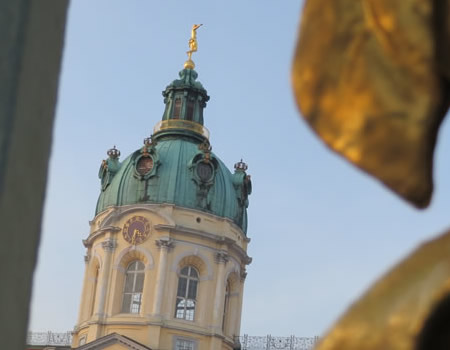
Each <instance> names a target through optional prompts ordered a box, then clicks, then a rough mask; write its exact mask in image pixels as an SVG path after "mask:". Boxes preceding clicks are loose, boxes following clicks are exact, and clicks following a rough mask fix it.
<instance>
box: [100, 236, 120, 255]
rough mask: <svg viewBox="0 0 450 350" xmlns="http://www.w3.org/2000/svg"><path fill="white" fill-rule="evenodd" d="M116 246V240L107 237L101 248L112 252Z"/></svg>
mask: <svg viewBox="0 0 450 350" xmlns="http://www.w3.org/2000/svg"><path fill="white" fill-rule="evenodd" d="M116 247H117V241H116V240H115V239H112V238H107V239H105V240H104V241H103V242H102V248H103V249H104V250H105V251H106V252H113V251H114V250H115V249H116Z"/></svg>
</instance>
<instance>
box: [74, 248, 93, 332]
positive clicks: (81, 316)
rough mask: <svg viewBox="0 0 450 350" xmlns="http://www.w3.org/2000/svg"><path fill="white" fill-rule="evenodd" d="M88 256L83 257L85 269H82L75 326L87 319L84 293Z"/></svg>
mask: <svg viewBox="0 0 450 350" xmlns="http://www.w3.org/2000/svg"><path fill="white" fill-rule="evenodd" d="M90 258H91V257H90V255H89V254H86V255H85V256H84V263H85V269H84V279H83V287H82V289H81V298H80V300H81V301H80V307H79V313H78V323H77V326H78V325H79V324H80V323H81V322H83V321H85V320H86V319H87V317H86V311H85V310H86V305H85V304H86V294H87V293H86V291H87V288H88V273H89V261H90Z"/></svg>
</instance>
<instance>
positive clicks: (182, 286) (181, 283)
mask: <svg viewBox="0 0 450 350" xmlns="http://www.w3.org/2000/svg"><path fill="white" fill-rule="evenodd" d="M186 286H187V279H186V278H184V277H180V278H179V279H178V291H177V296H178V297H185V296H186Z"/></svg>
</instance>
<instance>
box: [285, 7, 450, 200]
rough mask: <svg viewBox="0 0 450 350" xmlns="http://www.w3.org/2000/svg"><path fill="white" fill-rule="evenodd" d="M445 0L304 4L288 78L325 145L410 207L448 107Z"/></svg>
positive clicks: (423, 185)
mask: <svg viewBox="0 0 450 350" xmlns="http://www.w3.org/2000/svg"><path fill="white" fill-rule="evenodd" d="M449 2H450V1H449V0H442V1H432V0H396V1H395V0H359V1H358V0H332V1H329V0H308V1H306V4H305V8H304V10H303V18H302V21H301V27H300V35H299V41H298V44H297V49H296V54H295V59H294V65H293V72H292V79H293V86H294V92H295V95H296V99H297V103H298V106H299V108H300V110H301V113H302V115H303V116H304V118H305V119H306V120H307V122H308V123H309V125H310V126H311V127H312V128H313V129H314V130H315V131H316V132H317V134H318V135H319V136H320V137H321V138H322V139H323V141H324V142H325V143H326V144H327V145H328V146H329V147H331V148H332V149H333V150H335V151H336V152H338V153H340V154H341V155H343V156H344V157H346V158H347V159H348V160H350V161H351V162H352V163H354V164H355V165H357V166H358V167H360V168H361V169H363V170H365V171H366V172H368V173H370V174H372V175H373V176H375V177H377V178H378V179H379V180H381V181H382V182H383V183H384V184H386V185H387V186H388V187H389V188H391V189H392V190H393V191H395V192H396V193H398V194H399V195H400V196H402V197H403V198H405V199H406V200H408V201H410V202H411V203H413V204H414V205H416V206H417V207H426V206H427V205H428V203H429V201H430V198H431V194H432V190H433V183H432V162H433V151H434V146H435V141H436V136H437V132H438V128H439V125H440V123H441V121H442V118H443V116H444V115H445V112H446V110H447V106H448V89H447V83H448V79H447V78H448V77H449V76H450V74H449V72H450V66H449V63H450V60H449V58H450V55H449V52H450V51H449V50H448V47H449V40H448V39H449V37H450V36H449V33H450V29H448V28H450V25H449V23H448V21H447V17H448V15H449V13H448V5H449Z"/></svg>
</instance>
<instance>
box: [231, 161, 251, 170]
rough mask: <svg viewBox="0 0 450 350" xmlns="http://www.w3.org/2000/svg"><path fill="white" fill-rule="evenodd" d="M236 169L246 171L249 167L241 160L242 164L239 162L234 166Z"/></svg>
mask: <svg viewBox="0 0 450 350" xmlns="http://www.w3.org/2000/svg"><path fill="white" fill-rule="evenodd" d="M234 169H235V170H236V171H246V170H247V169H248V165H247V164H246V163H244V162H243V161H242V158H241V161H240V162H237V163H236V164H234Z"/></svg>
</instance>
